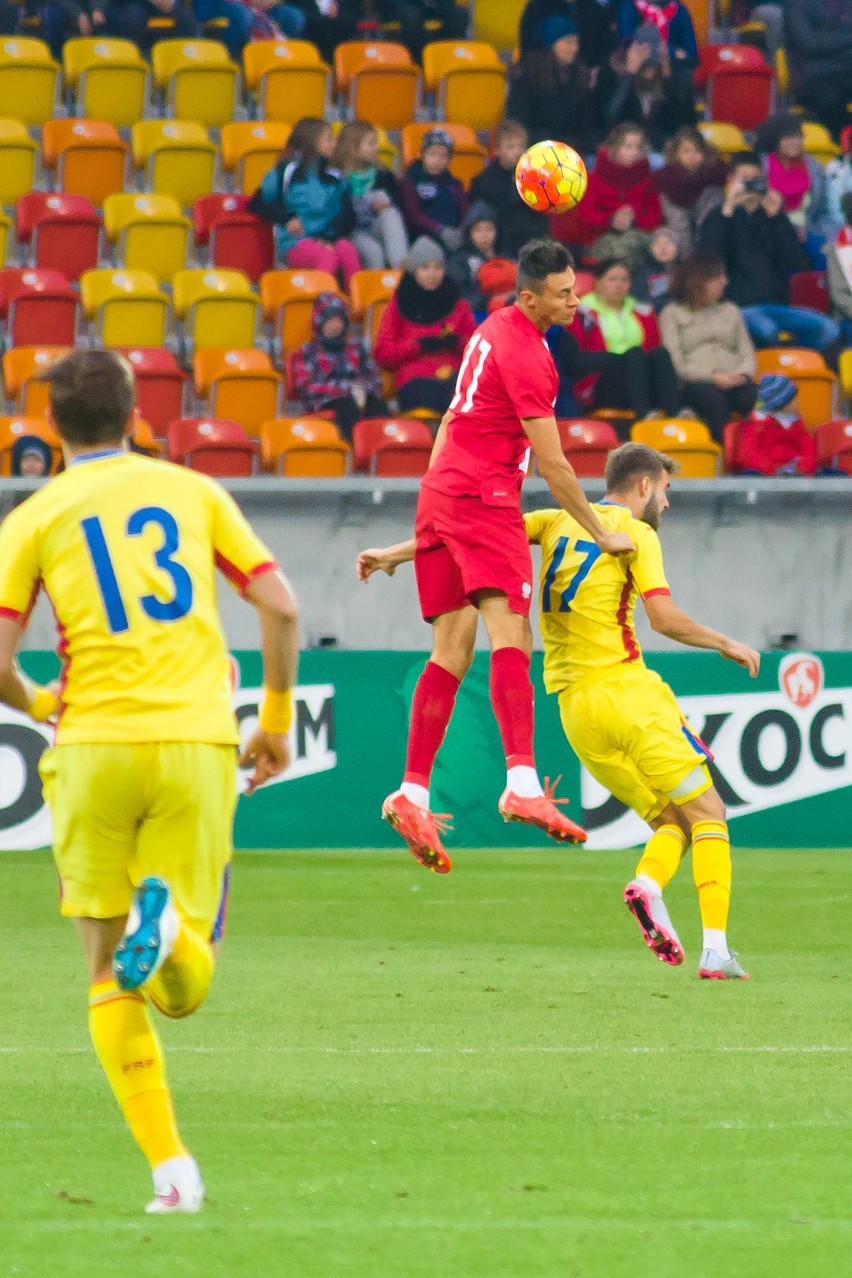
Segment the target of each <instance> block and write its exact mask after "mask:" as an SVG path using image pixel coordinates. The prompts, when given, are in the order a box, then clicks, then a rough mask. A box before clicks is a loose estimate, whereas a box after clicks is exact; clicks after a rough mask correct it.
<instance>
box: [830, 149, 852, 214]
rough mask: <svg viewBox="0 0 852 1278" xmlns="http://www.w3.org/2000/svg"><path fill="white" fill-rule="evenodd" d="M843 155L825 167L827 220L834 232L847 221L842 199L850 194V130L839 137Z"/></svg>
mask: <svg viewBox="0 0 852 1278" xmlns="http://www.w3.org/2000/svg"><path fill="white" fill-rule="evenodd" d="M840 141H841V143H842V144H843V154H842V155H841V156H840V157H839V159H836V160H830V161H829V163H828V164H827V165H826V166H825V181H826V186H827V188H828V192H827V196H826V198H827V200H828V219H829V221H830V223H831V225H832V227H833V228H834V232H835V233H836V232H837V231H839V230H840V228H841V227H842V226H844V225H845V223H846V221H847V219H846V218H845V217H844V215H843V203H842V202H843V197H844V195H847V194H848V193H850V192H852V129H844V130H843V131H842V133H841V135H840Z"/></svg>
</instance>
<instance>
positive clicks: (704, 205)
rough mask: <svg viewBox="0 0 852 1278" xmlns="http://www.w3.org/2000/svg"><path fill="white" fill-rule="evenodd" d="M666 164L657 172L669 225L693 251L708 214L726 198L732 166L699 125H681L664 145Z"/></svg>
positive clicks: (656, 181) (684, 248)
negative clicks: (723, 196) (726, 182)
mask: <svg viewBox="0 0 852 1278" xmlns="http://www.w3.org/2000/svg"><path fill="white" fill-rule="evenodd" d="M663 156H664V158H665V161H666V162H665V164H664V165H663V167H662V168H660V169H657V171H656V173H655V174H654V186H655V188H656V190H657V194H658V195H659V197H660V203H661V205H662V208H663V217H664V218H665V220H666V226H668V227H669V229H670V230H671V231H672V233H673V234H674V236H675V237H676V239H677V241H678V244H679V245H680V247H681V251H682V252H684V253H687V252H689V250H690V248H691V247H692V241H693V239H694V238H695V233H696V231H697V229H698V226H699V224H700V222H701V219H702V217H703V216H704V214H705V213H706V212H707V211H708V210H709V209H710V208H711V206H712V205H713V204H714V203H718V202H720V201H721V199H722V192H723V188H724V185H725V179H726V178H727V176H728V166H727V165H726V164H725V161H724V160H723V159H722V157H721V156H720V155H719V152H718V151H717V150H716V148H715V147H714V146H711V145H710V143H709V142H708V141H706V139H705V138H703V137H702V136H701V134H700V133H699V132H698V130H697V129H695V128H683V129H678V131H677V133H675V135H674V136H673V137H671V138H669V140H668V142H667V143H666V145H665V147H664V148H663Z"/></svg>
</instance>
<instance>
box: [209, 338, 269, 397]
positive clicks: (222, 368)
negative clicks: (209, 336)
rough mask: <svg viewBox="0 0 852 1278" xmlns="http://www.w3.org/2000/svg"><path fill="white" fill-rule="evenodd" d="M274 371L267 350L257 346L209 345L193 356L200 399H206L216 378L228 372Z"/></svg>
mask: <svg viewBox="0 0 852 1278" xmlns="http://www.w3.org/2000/svg"><path fill="white" fill-rule="evenodd" d="M237 371H239V372H244V373H258V372H261V373H262V372H272V371H273V365H272V360H271V359H270V358H269V356H268V355H267V353H266V351H259V350H257V348H256V347H254V346H251V347H246V348H245V349H244V350H234V349H233V348H231V347H229V346H224V347H223V346H207V347H205V348H204V349H203V350H200V351H196V352H195V355H194V356H193V358H192V373H193V384H194V389H195V394H196V397H197V398H198V399H206V397H207V396H208V395H209V393H210V386H211V384H212V382H213V380H214V378H216V377H219V376H221V374H222V373H228V372H237Z"/></svg>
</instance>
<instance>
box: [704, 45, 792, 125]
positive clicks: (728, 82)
mask: <svg viewBox="0 0 852 1278" xmlns="http://www.w3.org/2000/svg"><path fill="white" fill-rule="evenodd" d="M740 47H742V48H747V47H748V46H747V45H742V46H740ZM707 110H708V111H709V113H710V115H711V117H712V119H714V120H722V121H724V122H725V123H727V124H736V125H737V127H738V128H740V129H745V130H749V129H756V128H757V126H758V125H759V124H762V123H763V121H764V120H765V119H766V117H767V116H768V115H771V114H772V112H773V111H774V110H775V75H774V72H773V70H772V68H771V67H769V66H766V65H765V64H764V65H763V66H754V67H743V68H740V67H738V66H732V67H730V68H726V69H724V70H718V71H714V72H713V74H712V75H711V76H710V79H709V80H708V82H707Z"/></svg>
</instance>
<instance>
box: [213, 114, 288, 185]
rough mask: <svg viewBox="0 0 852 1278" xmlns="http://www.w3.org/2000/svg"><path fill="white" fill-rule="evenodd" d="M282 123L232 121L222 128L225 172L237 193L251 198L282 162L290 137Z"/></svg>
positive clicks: (277, 121) (272, 121) (223, 166)
mask: <svg viewBox="0 0 852 1278" xmlns="http://www.w3.org/2000/svg"><path fill="white" fill-rule="evenodd" d="M291 132H292V129H291V126H290V125H289V124H284V123H282V122H281V121H279V120H232V121H231V122H230V124H226V125H224V126H223V128H222V168H223V169H224V170H225V172H226V173H227V174H229V175H230V178H231V182H232V185H233V188H234V190H235V191H242V192H244V193H245V194H246V195H251V193H252V192H253V191H256V190H257V188H258V187H259V186H260V183H261V181H262V180H263V178H264V177H265V175H266V174H267V173H268V172H269V170H270V169H272V168H274V167H275V165H276V164H277V163H278V160H279V159H280V158H281V153H282V151H283V150H284V148H285V147H286V145H287V143H288V141H289V139H290V133H291Z"/></svg>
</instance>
